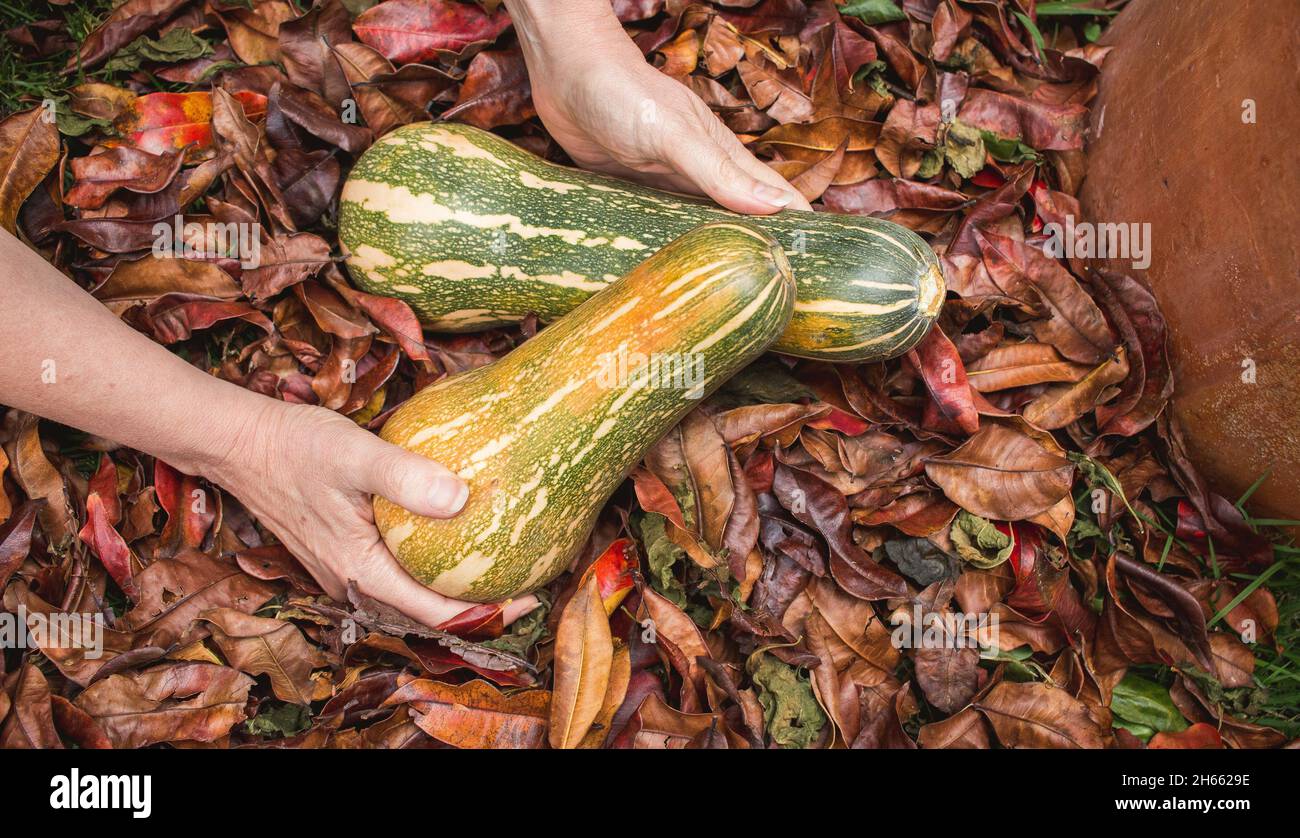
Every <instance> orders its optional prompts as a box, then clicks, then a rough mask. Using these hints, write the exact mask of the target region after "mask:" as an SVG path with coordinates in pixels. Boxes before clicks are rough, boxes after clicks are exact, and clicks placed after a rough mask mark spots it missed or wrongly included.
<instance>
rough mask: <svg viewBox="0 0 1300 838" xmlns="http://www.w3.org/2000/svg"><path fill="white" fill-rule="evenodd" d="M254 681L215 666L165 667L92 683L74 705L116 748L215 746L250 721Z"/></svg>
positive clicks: (182, 665) (112, 676)
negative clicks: (190, 743)
mask: <svg viewBox="0 0 1300 838" xmlns="http://www.w3.org/2000/svg"><path fill="white" fill-rule="evenodd" d="M252 686H253V679H252V678H249V677H248V676H247V675H245V674H243V673H242V672H240V671H239V670H237V669H231V668H230V667H228V666H218V665H216V664H211V663H198V662H191V663H177V664H163V665H161V666H155V667H152V668H150V669H146V670H144V671H143V672H133V673H130V674H124V675H110V676H108V677H107V678H105V679H104V680H102V681H98V682H96V683H94V684H91V685H90V686H89V687H88V688H87V689H86V691H85V692H83V693H82V694H81V695H79V696H77V699H76V701H75V702H74V703H75V704H76V706H77V707H78V708H80V709H81V710H83V711H85V712H86V713H87V714H88V715H89V716H90V717H91V718H92V719H94V720H95V721H96V722H97V723H98V724H99V726H100V727H101V728H102V729H103V731H104V733H105V734H107V736H108V738H109V740H110V741H112V743H113V747H115V748H142V747H144V746H146V745H153V744H156V743H159V742H179V741H195V742H211V741H213V740H214V739H217V738H219V737H221V736H225V735H226V734H227V733H229V732H230V729H231V728H232V727H234V726H235V725H236V724H238V723H240V722H242V721H243V720H244V719H245V718H247V714H246V712H245V710H244V707H245V704H246V703H247V702H248V691H249V689H251V688H252Z"/></svg>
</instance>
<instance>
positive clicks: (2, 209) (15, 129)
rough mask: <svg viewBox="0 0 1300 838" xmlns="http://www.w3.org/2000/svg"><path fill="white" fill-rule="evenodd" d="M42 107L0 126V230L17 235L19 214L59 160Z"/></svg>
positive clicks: (54, 130) (53, 132)
mask: <svg viewBox="0 0 1300 838" xmlns="http://www.w3.org/2000/svg"><path fill="white" fill-rule="evenodd" d="M49 115H50V112H49V111H47V110H46V109H45V108H44V107H37V108H32V109H31V110H29V111H22V112H21V113H16V114H14V115H13V116H10V117H9V118H7V119H5V120H4V121H3V122H0V228H2V229H5V230H8V231H9V232H10V233H16V232H17V222H18V210H19V209H21V208H22V205H23V201H25V200H27V196H28V195H30V194H32V190H33V189H35V188H36V187H37V186H38V185H39V184H40V182H41V181H42V180H43V179H44V178H45V175H46V173H47V172H49V171H50V169H52V168H54V164H55V163H57V162H58V160H59V129H58V128H56V127H55V125H54V121H53V120H52V119H49V118H48V117H49Z"/></svg>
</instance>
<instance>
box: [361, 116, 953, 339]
mask: <svg viewBox="0 0 1300 838" xmlns="http://www.w3.org/2000/svg"><path fill="white" fill-rule="evenodd" d="M740 218H741V217H740V216H737V215H735V214H734V213H731V212H728V211H726V210H724V209H721V208H720V207H718V206H716V205H714V204H711V203H708V202H706V201H701V200H696V199H692V198H689V197H685V196H682V195H675V194H672V193H668V192H661V191H658V190H655V189H650V188H648V187H644V186H640V185H637V184H634V183H629V182H627V181H623V180H619V179H617V178H612V177H607V176H604V175H599V174H593V173H591V172H583V171H579V170H576V169H570V168H566V167H563V166H557V165H554V164H552V163H548V162H546V161H545V160H542V159H541V158H539V157H536V156H534V155H532V154H530V153H528V152H527V151H525V150H523V149H521V148H519V147H518V146H516V145H514V144H513V143H510V142H508V141H507V140H504V139H502V138H500V137H497V136H496V135H494V134H491V133H488V132H486V131H481V130H479V129H477V128H473V127H471V126H468V125H459V124H455V123H431V122H426V123H417V124H412V125H407V126H404V127H402V128H399V129H397V130H396V131H393V132H391V133H389V134H388V135H386V136H385V137H383V138H382V139H380V140H379V141H378V142H377V143H375V145H373V146H372V147H371V148H370V149H368V150H367V151H366V152H365V154H363V155H362V156H361V159H360V160H359V161H358V162H357V165H356V166H355V167H354V168H353V170H352V172H351V174H350V176H349V178H348V181H347V183H346V184H345V185H344V188H343V192H342V196H341V199H340V205H339V240H340V241H341V242H342V243H343V246H344V249H345V250H346V252H347V256H348V268H349V270H350V271H351V273H352V276H353V278H354V280H355V281H356V282H357V283H358V284H359V285H360V286H361V287H362V288H364V289H366V290H368V291H371V292H373V293H376V294H383V295H385V296H393V297H398V298H400V299H403V300H405V301H406V302H408V303H409V304H410V305H411V307H412V308H413V309H414V310H415V312H416V313H417V314H418V315H419V316H420V318H421V320H422V321H423V322H424V323H425V324H426V325H427V326H428V327H430V328H432V329H435V330H438V331H450V332H464V331H474V330H478V329H483V328H487V327H491V326H494V325H500V324H502V323H508V322H513V321H518V320H520V319H522V318H523V317H524V316H525V315H527V314H529V313H530V312H532V313H536V314H537V315H538V316H539V317H541V319H542V320H543V321H551V320H554V319H555V318H557V317H560V316H562V315H564V314H565V313H567V312H569V311H571V310H573V309H574V308H575V307H576V306H577V305H578V304H579V303H581V302H582V301H583V300H585V299H587V298H588V297H590V296H591V295H592V294H594V293H596V292H597V291H599V290H600V289H602V288H604V287H605V286H606V285H608V284H609V283H610V282H612V281H614V280H615V279H617V278H618V277H620V276H622V275H623V274H625V273H627V272H628V271H629V270H631V269H632V268H633V267H634V266H635V265H637V263H639V262H641V261H642V260H643V259H645V258H646V257H647V256H649V255H650V254H651V253H653V252H655V251H656V250H658V249H659V248H660V247H663V246H664V245H665V244H667V243H668V242H669V241H671V240H672V239H674V238H675V237H677V236H680V235H681V234H683V233H685V232H686V231H688V230H690V229H692V228H694V227H696V226H698V225H700V224H702V223H706V222H710V221H721V220H740ZM744 222H745V223H747V224H752V225H754V226H755V227H756V228H758V229H759V230H761V231H763V232H764V233H765V234H767V235H768V236H770V237H771V238H772V239H774V240H775V241H776V242H778V243H779V244H780V245H781V246H782V247H783V248H784V250H785V253H786V256H787V258H788V259H789V260H790V264H791V267H792V269H793V272H794V277H795V282H796V285H797V289H798V291H797V295H796V296H797V300H796V303H795V310H794V315H793V317H792V318H791V320H790V325H789V326H788V327H787V328H786V331H785V333H784V334H782V335H781V337H780V339H779V340H778V341H777V344H776V346H775V347H774V348H775V349H776V350H777V351H779V352H784V353H786V354H789V355H797V356H800V357H806V358H816V359H819V360H823V361H877V360H882V359H885V358H890V357H893V356H895V355H898V354H901V353H903V352H905V351H907V350H908V349H910V348H911V347H912V346H914V345H915V344H916V343H917V342H918V341H919V340H920V339H921V338H922V337H924V336H925V333H926V332H927V331H928V330H929V328H930V325H931V324H932V323H933V321H934V318H935V317H936V316H937V315H938V313H939V309H940V308H941V307H942V304H943V298H944V282H943V274H942V272H941V270H940V268H939V263H938V261H937V259H936V258H935V255H934V253H933V252H932V251H931V250H930V248H929V246H928V245H926V243H925V242H924V241H923V240H922V239H921V238H920V237H919V236H917V235H916V234H915V233H913V232H912V231H910V230H908V229H906V228H904V227H900V226H898V225H896V224H893V223H891V222H888V221H883V220H880V219H875V218H866V217H862V216H853V215H838V214H834V213H826V212H817V213H812V212H798V211H785V212H781V213H778V214H776V215H772V216H765V217H749V218H745V219H744Z"/></svg>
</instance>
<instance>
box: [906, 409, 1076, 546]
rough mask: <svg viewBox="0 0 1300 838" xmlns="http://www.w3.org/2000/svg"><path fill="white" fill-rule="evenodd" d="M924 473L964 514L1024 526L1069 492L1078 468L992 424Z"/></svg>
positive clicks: (1026, 438) (1029, 439)
mask: <svg viewBox="0 0 1300 838" xmlns="http://www.w3.org/2000/svg"><path fill="white" fill-rule="evenodd" d="M925 473H926V475H927V476H929V478H930V479H931V480H933V481H934V482H935V483H937V484H938V485H939V488H941V489H943V492H944V494H945V495H947V496H948V497H949V498H950V499H951V500H952V501H953V502H954V503H956V504H957V505H958V506H961V507H962V508H963V509H966V510H968V511H970V512H971V513H973V514H975V515H978V516H980V517H981V518H990V519H995V520H999V521H1020V520H1023V519H1025V518H1031V517H1033V516H1035V515H1038V514H1040V513H1042V512H1045V511H1047V510H1048V509H1051V508H1052V506H1054V505H1055V504H1056V503H1057V502H1058V501H1060V500H1061V498H1063V497H1065V496H1066V495H1067V494H1068V493H1069V491H1070V485H1071V481H1072V479H1073V476H1074V464H1073V463H1071V462H1070V461H1069V460H1068V459H1066V458H1065V457H1062V456H1060V455H1058V454H1056V453H1054V452H1052V451H1049V450H1048V449H1046V448H1044V447H1043V446H1042V445H1041V444H1039V443H1038V442H1037V441H1036V440H1034V439H1033V438H1032V437H1030V436H1029V435H1027V434H1025V433H1022V432H1020V431H1017V430H1014V429H1012V428H1010V427H1007V426H1004V425H1002V424H1000V423H996V422H987V423H985V424H984V426H983V427H981V428H980V430H979V433H977V434H976V435H975V436H973V437H971V438H970V439H969V440H968V441H967V442H966V443H965V444H964V445H962V446H961V447H960V448H958V449H957V450H956V451H953V452H952V453H951V454H941V455H938V456H935V457H930V458H929V459H927V460H926V461H925Z"/></svg>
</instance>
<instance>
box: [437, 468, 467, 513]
mask: <svg viewBox="0 0 1300 838" xmlns="http://www.w3.org/2000/svg"><path fill="white" fill-rule="evenodd" d="M467 500H469V486H466V485H465V484H464V483H462V482H461V481H459V480H456V479H454V478H450V477H443V478H439V479H438V480H435V481H433V486H432V487H431V488H430V489H429V502H430V503H431V504H433V506H434V508H435V509H440V510H442V511H443V512H446V513H448V514H451V515H454V514H456V513H457V512H459V511H460V510H461V509H462V508H463V507H464V506H465V501H467Z"/></svg>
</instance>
